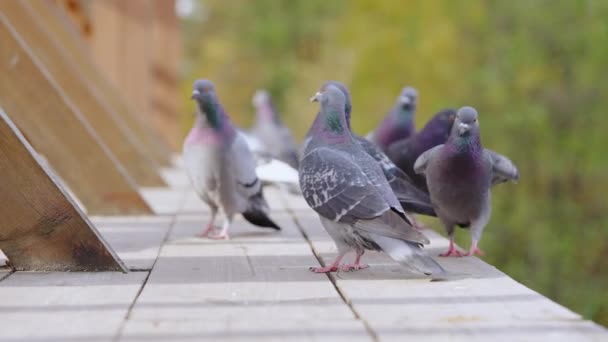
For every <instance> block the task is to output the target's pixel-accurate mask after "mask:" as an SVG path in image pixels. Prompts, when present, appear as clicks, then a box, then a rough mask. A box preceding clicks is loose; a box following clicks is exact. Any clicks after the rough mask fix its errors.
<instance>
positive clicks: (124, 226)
mask: <svg viewBox="0 0 608 342" xmlns="http://www.w3.org/2000/svg"><path fill="white" fill-rule="evenodd" d="M91 219H92V221H93V224H95V226H96V227H97V229H98V230H99V232H100V233H101V235H102V236H103V237H104V239H105V240H106V241H108V243H109V244H110V246H112V248H113V249H114V251H116V253H117V254H118V256H119V257H120V258H121V259H122V261H123V262H124V263H125V264H126V265H127V267H128V268H129V269H130V270H151V269H152V265H153V264H154V262H155V261H156V257H157V256H158V253H159V250H160V247H161V244H162V242H163V240H164V239H165V237H166V236H167V234H168V232H169V228H170V226H171V224H172V223H173V217H172V216H111V217H107V216H106V217H100V216H94V217H92V218H91Z"/></svg>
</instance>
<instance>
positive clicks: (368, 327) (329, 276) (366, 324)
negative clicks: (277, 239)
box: [286, 207, 379, 342]
mask: <svg viewBox="0 0 608 342" xmlns="http://www.w3.org/2000/svg"><path fill="white" fill-rule="evenodd" d="M286 210H287V212H288V213H289V214H290V215H291V217H292V219H293V221H294V223H295V224H296V227H298V230H299V231H300V234H302V237H303V238H304V240H306V243H307V244H308V246H309V247H310V250H311V251H312V253H313V255H314V256H315V258H316V259H317V261H318V262H319V264H320V265H321V266H325V262H324V261H323V258H321V254H320V253H319V252H318V251H317V250H316V248H315V246H314V245H313V243H312V241H311V240H310V238H309V237H308V234H307V233H306V231H305V230H304V228H303V227H302V225H301V224H300V221H299V220H298V217H297V216H296V215H295V212H294V211H293V210H291V208H289V207H287V208H286ZM325 275H326V276H327V279H329V281H330V282H331V284H332V285H333V287H334V289H335V290H336V292H338V295H339V296H340V298H341V299H342V301H343V302H344V304H346V306H348V308H349V309H350V311H351V312H352V313H353V315H354V316H355V319H357V320H359V321H361V323H362V324H363V327H364V328H365V331H367V334H368V335H369V337H370V338H371V339H372V341H374V342H378V341H379V339H378V334H377V333H376V332H375V331H374V329H372V327H371V325H370V324H369V322H368V321H367V320H366V319H365V318H363V317H362V316H361V315H360V314H359V312H358V311H357V309H355V307H354V305H353V303H352V301H351V300H350V299H349V298H348V296H347V295H346V294H345V293H344V292H343V291H342V289H340V287H339V286H338V282H337V281H336V278H335V277H334V276H333V275H332V274H331V272H329V273H325Z"/></svg>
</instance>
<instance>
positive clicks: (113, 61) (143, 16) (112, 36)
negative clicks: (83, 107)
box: [91, 0, 173, 145]
mask: <svg viewBox="0 0 608 342" xmlns="http://www.w3.org/2000/svg"><path fill="white" fill-rule="evenodd" d="M91 5H92V10H91V13H92V14H93V27H94V34H93V39H92V47H93V51H94V54H93V55H94V56H95V59H96V61H97V62H98V65H99V66H100V68H101V69H102V70H108V74H109V76H110V78H111V79H112V80H113V81H114V83H115V84H116V85H117V86H119V87H120V89H121V90H122V92H123V93H124V94H126V96H127V97H128V98H129V99H130V103H131V104H132V108H134V112H135V113H136V114H137V115H138V116H139V117H140V118H144V119H145V120H146V121H147V122H151V123H155V120H153V119H151V118H153V116H152V111H151V108H152V97H151V95H152V87H153V83H154V82H153V81H154V80H153V79H152V74H153V68H152V64H151V62H152V53H153V50H152V45H153V44H152V43H153V40H152V38H153V30H152V29H153V26H152V22H153V20H154V16H153V14H154V13H153V5H154V3H153V2H152V1H148V0H132V1H121V0H109V1H96V2H93V3H92V4H91ZM107 22H111V23H114V24H115V27H114V28H109V29H108V30H106V27H107ZM96 27H100V28H101V29H99V30H96V29H95V28H96ZM117 28H119V29H117ZM164 48H166V47H164ZM171 125H173V124H171ZM153 126H155V128H156V131H157V132H162V131H164V130H165V127H163V126H158V125H153ZM159 136H160V137H161V138H162V139H163V143H164V144H165V145H167V140H166V138H165V137H164V136H163V135H162V134H160V135H159Z"/></svg>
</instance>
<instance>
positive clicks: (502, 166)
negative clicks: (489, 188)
mask: <svg viewBox="0 0 608 342" xmlns="http://www.w3.org/2000/svg"><path fill="white" fill-rule="evenodd" d="M483 152H484V157H485V158H486V159H488V160H490V162H491V163H492V185H496V184H500V183H505V182H508V181H513V182H517V181H518V180H519V171H518V170H517V167H516V166H515V164H513V162H512V161H511V160H510V159H509V158H507V157H505V156H503V155H501V154H498V153H496V152H494V151H492V150H489V149H487V148H486V149H484V151H483Z"/></svg>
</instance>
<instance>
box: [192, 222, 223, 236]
mask: <svg viewBox="0 0 608 342" xmlns="http://www.w3.org/2000/svg"><path fill="white" fill-rule="evenodd" d="M217 229H218V228H217V227H215V226H214V225H211V224H209V225H207V227H205V230H204V231H203V232H202V233H200V234H197V235H196V236H198V237H203V238H206V237H209V234H211V232H212V231H215V230H217Z"/></svg>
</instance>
